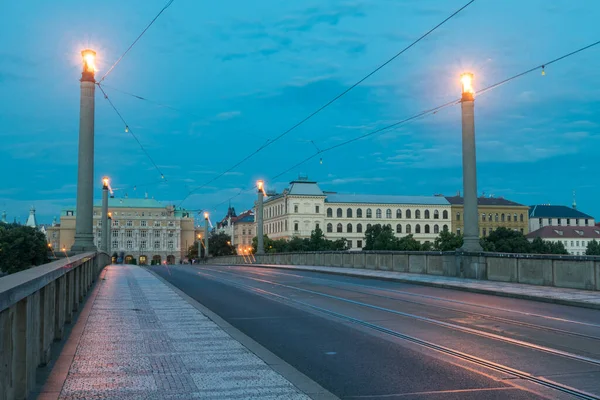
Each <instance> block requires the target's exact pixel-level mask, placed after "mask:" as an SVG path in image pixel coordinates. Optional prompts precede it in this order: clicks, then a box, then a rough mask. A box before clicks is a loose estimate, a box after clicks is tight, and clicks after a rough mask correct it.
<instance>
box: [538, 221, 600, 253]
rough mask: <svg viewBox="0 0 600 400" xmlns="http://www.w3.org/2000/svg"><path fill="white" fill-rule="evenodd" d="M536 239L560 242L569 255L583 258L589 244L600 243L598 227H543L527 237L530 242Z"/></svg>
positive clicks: (599, 228) (599, 229)
mask: <svg viewBox="0 0 600 400" xmlns="http://www.w3.org/2000/svg"><path fill="white" fill-rule="evenodd" d="M536 237H539V238H541V239H543V240H547V241H549V242H562V243H563V245H564V246H565V248H566V249H567V251H568V252H569V254H572V255H574V256H583V255H585V251H586V250H587V245H588V243H589V242H591V241H592V240H596V241H600V227H597V226H545V227H543V228H540V229H538V230H536V231H535V232H531V233H529V234H528V235H527V239H529V241H530V242H532V241H533V240H534V239H535V238H536Z"/></svg>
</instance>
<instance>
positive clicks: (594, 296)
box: [252, 264, 600, 309]
mask: <svg viewBox="0 0 600 400" xmlns="http://www.w3.org/2000/svg"><path fill="white" fill-rule="evenodd" d="M252 266H255V267H260V266H262V267H266V268H276V269H277V268H280V269H292V270H293V269H295V270H304V271H315V272H326V273H334V274H339V275H349V276H359V277H371V278H380V279H387V280H393V281H398V282H405V283H416V284H421V285H427V286H435V287H442V288H447V289H457V290H465V291H471V292H476V293H483V294H491V295H497V296H505V297H515V298H522V299H528V300H537V301H544V302H550V303H556V304H564V305H571V306H576V307H586V308H595V309H600V292H597V291H592V290H579V289H566V288H557V287H550V286H535V285H526V284H523V283H507V282H494V281H480V280H475V279H463V278H455V277H450V276H438V275H421V274H411V273H406V272H394V271H376V270H368V269H352V268H340V267H316V266H304V265H258V264H253V265H252Z"/></svg>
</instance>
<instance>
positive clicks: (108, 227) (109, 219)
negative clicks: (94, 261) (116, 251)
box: [105, 212, 112, 264]
mask: <svg viewBox="0 0 600 400" xmlns="http://www.w3.org/2000/svg"><path fill="white" fill-rule="evenodd" d="M106 223H107V225H106V228H105V229H106V252H107V253H108V256H109V257H111V260H112V256H111V254H110V250H111V249H110V248H111V243H110V241H111V240H112V234H111V233H112V213H111V212H108V213H106ZM111 264H112V262H111Z"/></svg>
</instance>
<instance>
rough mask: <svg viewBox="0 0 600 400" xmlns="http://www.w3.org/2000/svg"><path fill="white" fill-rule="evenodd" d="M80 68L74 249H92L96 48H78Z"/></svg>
mask: <svg viewBox="0 0 600 400" xmlns="http://www.w3.org/2000/svg"><path fill="white" fill-rule="evenodd" d="M81 58H82V62H83V70H82V72H81V79H80V82H81V84H80V97H81V101H80V105H79V153H78V158H77V207H76V210H77V211H76V216H75V242H74V243H73V246H72V247H71V250H72V251H74V252H85V251H95V250H96V246H94V233H93V209H94V205H93V201H94V183H93V181H94V108H95V100H94V95H95V90H96V79H95V76H94V74H95V72H96V65H95V62H96V52H95V51H94V50H90V49H87V50H83V51H82V52H81Z"/></svg>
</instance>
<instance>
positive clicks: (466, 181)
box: [460, 73, 483, 252]
mask: <svg viewBox="0 0 600 400" xmlns="http://www.w3.org/2000/svg"><path fill="white" fill-rule="evenodd" d="M460 80H461V82H462V98H461V110H462V156H463V192H464V193H463V196H464V210H463V220H464V242H463V246H462V247H461V248H460V250H462V251H466V252H480V251H483V249H482V248H481V244H480V243H479V218H478V216H479V213H478V211H477V160H476V155H475V96H474V94H475V91H474V90H473V74H471V73H464V74H462V75H461V77H460Z"/></svg>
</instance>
